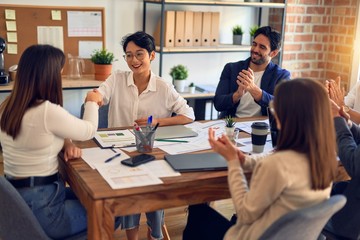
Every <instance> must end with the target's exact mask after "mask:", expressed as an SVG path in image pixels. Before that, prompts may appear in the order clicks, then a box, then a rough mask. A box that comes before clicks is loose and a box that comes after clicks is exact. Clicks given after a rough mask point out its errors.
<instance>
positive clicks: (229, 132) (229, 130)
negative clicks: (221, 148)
mask: <svg viewBox="0 0 360 240" xmlns="http://www.w3.org/2000/svg"><path fill="white" fill-rule="evenodd" d="M224 121H225V134H226V136H228V138H229V139H230V140H231V141H233V140H234V131H235V121H234V119H233V117H232V116H230V115H229V116H226V117H225V119H224Z"/></svg>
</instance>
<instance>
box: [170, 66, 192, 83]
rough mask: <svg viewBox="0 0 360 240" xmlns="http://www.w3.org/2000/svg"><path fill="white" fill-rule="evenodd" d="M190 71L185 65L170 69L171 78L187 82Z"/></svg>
mask: <svg viewBox="0 0 360 240" xmlns="http://www.w3.org/2000/svg"><path fill="white" fill-rule="evenodd" d="M188 74H189V73H188V70H187V68H186V67H185V66H184V65H181V64H179V65H176V66H174V67H172V68H171V69H170V76H172V78H173V79H174V80H185V79H186V78H187V77H188Z"/></svg>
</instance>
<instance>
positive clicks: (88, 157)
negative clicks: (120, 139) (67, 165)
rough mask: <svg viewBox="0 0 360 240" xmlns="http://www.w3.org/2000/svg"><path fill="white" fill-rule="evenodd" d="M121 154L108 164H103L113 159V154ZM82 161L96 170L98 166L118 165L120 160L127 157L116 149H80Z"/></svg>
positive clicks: (127, 156)
mask: <svg viewBox="0 0 360 240" xmlns="http://www.w3.org/2000/svg"><path fill="white" fill-rule="evenodd" d="M117 153H121V156H120V157H117V158H115V159H113V160H112V161H110V162H107V163H105V160H106V159H108V158H110V157H113V156H114V155H115V154H117ZM81 158H82V159H84V161H85V162H86V163H87V164H88V165H89V166H90V167H91V168H92V169H96V168H97V166H99V165H114V164H120V161H121V160H124V159H126V158H129V155H127V154H126V153H124V152H123V151H121V150H120V149H118V148H105V149H101V148H99V147H94V148H84V149H82V156H81Z"/></svg>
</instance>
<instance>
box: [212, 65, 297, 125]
mask: <svg viewBox="0 0 360 240" xmlns="http://www.w3.org/2000/svg"><path fill="white" fill-rule="evenodd" d="M249 64H250V58H248V59H246V60H245V61H239V62H233V63H227V64H226V65H225V67H224V70H223V71H222V73H221V77H220V81H219V84H218V86H217V88H216V92H215V97H214V106H215V108H216V110H217V111H219V112H221V113H220V118H224V117H225V116H228V115H231V116H233V117H234V116H235V114H236V109H237V107H238V106H239V103H240V101H241V100H240V101H239V102H237V103H235V104H234V103H233V100H232V95H233V93H234V92H235V91H236V90H237V89H238V85H237V83H236V80H237V76H238V74H239V72H241V71H242V70H244V69H248V68H249ZM289 79H290V72H289V71H287V70H285V69H282V68H280V67H279V66H278V65H276V64H275V63H273V62H271V61H270V63H269V65H268V66H267V67H266V69H265V72H264V75H263V76H262V78H261V84H260V88H261V89H262V98H261V100H260V101H259V102H257V104H259V105H260V107H261V114H262V115H263V116H266V115H267V107H268V105H269V102H270V100H272V99H273V94H274V90H275V85H276V84H278V83H279V82H281V81H282V80H289Z"/></svg>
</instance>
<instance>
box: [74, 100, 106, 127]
mask: <svg viewBox="0 0 360 240" xmlns="http://www.w3.org/2000/svg"><path fill="white" fill-rule="evenodd" d="M84 110H85V109H84V104H82V105H81V110H80V118H83V116H84ZM108 112H109V104H108V105H104V106H102V107H100V108H99V124H98V128H107V127H108Z"/></svg>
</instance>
